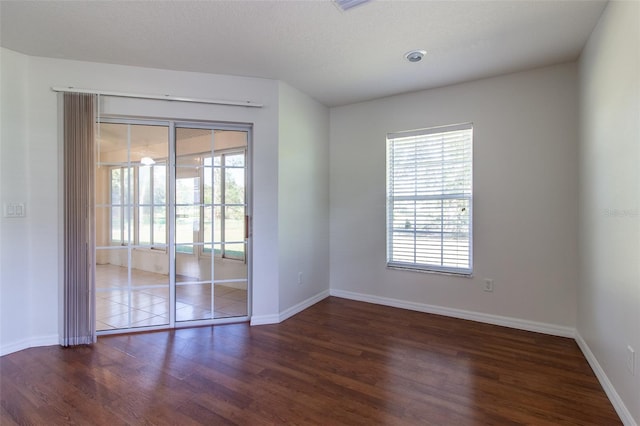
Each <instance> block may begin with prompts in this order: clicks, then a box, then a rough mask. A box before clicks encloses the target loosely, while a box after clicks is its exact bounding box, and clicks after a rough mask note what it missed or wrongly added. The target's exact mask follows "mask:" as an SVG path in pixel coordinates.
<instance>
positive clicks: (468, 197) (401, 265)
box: [385, 123, 474, 277]
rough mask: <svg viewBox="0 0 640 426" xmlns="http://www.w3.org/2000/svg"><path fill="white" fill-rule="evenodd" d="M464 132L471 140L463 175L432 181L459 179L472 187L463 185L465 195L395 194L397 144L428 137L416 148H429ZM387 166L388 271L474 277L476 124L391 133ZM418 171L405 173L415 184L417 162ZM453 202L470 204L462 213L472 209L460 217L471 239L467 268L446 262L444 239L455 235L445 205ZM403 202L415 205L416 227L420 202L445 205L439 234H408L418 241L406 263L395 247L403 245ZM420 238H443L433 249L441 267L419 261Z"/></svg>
mask: <svg viewBox="0 0 640 426" xmlns="http://www.w3.org/2000/svg"><path fill="white" fill-rule="evenodd" d="M460 131H469V134H468V136H467V137H466V138H465V139H463V142H461V143H463V144H465V145H463V148H461V150H460V152H462V155H463V158H464V161H460V162H459V163H458V165H460V166H462V171H460V172H457V173H454V174H450V173H449V174H448V173H445V172H440V174H437V178H434V180H432V181H431V182H434V181H436V180H437V179H438V178H440V179H443V178H444V177H447V176H456V177H459V178H462V179H464V180H465V183H466V182H467V181H468V186H467V185H466V184H465V185H463V187H464V188H463V190H462V192H457V193H453V194H452V193H448V192H447V191H448V189H445V188H443V189H442V191H441V192H439V193H436V194H429V195H425V194H421V195H418V194H417V188H416V189H415V190H416V193H414V195H413V196H411V195H395V194H394V186H393V180H394V177H397V174H395V175H394V174H393V173H394V171H395V172H396V173H397V172H398V170H397V167H395V164H394V163H392V161H393V156H394V154H396V155H397V154H398V151H397V150H394V147H395V144H396V143H397V142H398V140H401V139H405V138H411V137H421V136H424V137H425V140H424V141H415V142H414V144H415V146H416V147H417V146H418V144H419V143H420V142H422V143H423V144H424V145H426V144H427V143H428V139H427V137H430V138H432V139H433V138H434V136H438V135H444V134H446V133H451V132H460ZM405 140H406V139H405ZM467 143H468V145H467ZM445 145H446V142H445V141H442V142H441V143H440V144H439V145H438V144H436V145H435V146H434V147H435V148H437V147H440V148H441V149H444V147H445ZM416 149H417V148H416ZM445 163H446V158H445V157H444V156H443V157H442V158H441V160H440V164H441V165H442V166H444V165H445ZM436 164H437V163H436ZM385 166H386V170H385V173H386V189H385V191H386V229H385V232H386V266H387V268H390V269H403V270H411V271H416V272H430V273H439V274H449V275H456V276H464V277H472V276H473V198H474V196H473V123H461V124H454V125H446V126H438V127H430V128H425V129H416V130H409V131H401V132H392V133H388V134H387V139H386V163H385ZM414 167H415V172H414V174H413V175H411V171H410V170H407V169H404V170H403V171H404V172H405V173H408V174H409V175H410V176H413V178H414V180H415V181H416V182H417V181H418V179H419V175H420V173H419V168H418V163H417V162H415V165H414ZM422 167H423V168H422V169H420V171H424V164H423V165H422ZM422 179H423V180H421V181H420V182H423V183H424V182H427V181H428V179H427V178H426V177H424V176H423V177H422ZM426 185H429V186H428V188H430V189H431V188H433V187H434V186H433V185H430V184H429V183H428V182H427V183H426ZM451 200H461V201H462V204H463V205H464V202H465V201H466V202H467V203H468V204H466V206H465V207H464V208H462V209H461V211H465V208H466V207H468V211H467V212H466V214H465V215H458V217H462V218H465V219H466V222H467V223H465V224H464V226H465V228H464V230H463V232H462V235H468V236H467V237H466V238H467V240H468V243H467V246H468V247H467V249H468V255H467V259H468V262H467V264H466V266H464V267H461V266H451V265H447V264H446V263H445V261H444V258H445V247H446V246H445V244H444V239H445V237H446V236H447V234H449V235H451V232H450V231H445V223H446V222H445V219H446V214H445V213H444V204H445V201H449V202H450V201H451ZM401 201H404V202H407V201H409V202H411V201H413V202H414V206H413V210H409V211H413V212H414V221H415V222H414V225H415V224H416V223H417V220H416V219H415V218H416V217H417V215H418V214H417V210H418V207H417V206H416V205H415V204H416V203H417V202H420V201H422V202H425V201H426V202H434V201H435V202H436V203H437V202H440V204H441V215H440V216H437V218H438V219H439V224H440V231H439V232H434V231H426V230H425V231H422V232H419V231H417V230H416V229H415V226H414V228H411V229H413V231H412V232H408V233H409V234H412V235H413V236H414V237H413V240H414V241H413V243H412V245H411V244H408V245H407V246H409V247H413V251H414V255H413V257H414V259H413V261H402V260H398V258H396V257H394V247H396V244H394V241H395V242H396V243H397V244H401V243H399V242H398V237H397V236H396V235H398V232H401V231H404V230H401V229H400V228H398V227H397V226H396V227H394V211H395V210H394V205H396V204H397V202H401ZM424 228H425V229H426V228H427V225H424ZM459 233H460V232H459V231H457V232H455V234H459ZM419 234H424V235H425V236H426V235H429V234H435V235H439V236H440V244H439V245H438V244H435V245H432V246H431V247H436V248H438V249H439V250H440V253H439V254H440V262H439V263H436V262H428V261H417V260H416V258H417V256H418V255H417V252H418V246H419V244H418V243H417V236H418V235H419ZM460 246H462V247H464V245H460ZM398 257H399V256H398Z"/></svg>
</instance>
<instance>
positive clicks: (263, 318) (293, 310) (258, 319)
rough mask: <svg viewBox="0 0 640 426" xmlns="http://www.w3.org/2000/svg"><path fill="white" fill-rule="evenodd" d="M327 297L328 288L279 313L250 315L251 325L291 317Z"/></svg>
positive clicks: (273, 322) (280, 320)
mask: <svg viewBox="0 0 640 426" xmlns="http://www.w3.org/2000/svg"><path fill="white" fill-rule="evenodd" d="M327 297H329V290H323V291H321V292H320V293H318V294H316V295H314V296H311V297H310V298H308V299H306V300H303V301H302V302H300V303H298V304H296V305H294V306H292V307H290V308H288V309H285V310H284V311H282V312H280V313H279V314H273V315H258V316H255V315H254V316H252V317H251V325H264V324H278V323H280V322H282V321H284V320H286V319H287V318H291V317H292V316H294V315H295V314H297V313H299V312H302V311H304V310H305V309H307V308H308V307H310V306H313V305H315V304H316V303H318V302H319V301H321V300H323V299H326V298H327Z"/></svg>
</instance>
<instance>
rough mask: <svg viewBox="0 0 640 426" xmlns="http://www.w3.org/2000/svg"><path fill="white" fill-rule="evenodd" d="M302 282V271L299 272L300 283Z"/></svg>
mask: <svg viewBox="0 0 640 426" xmlns="http://www.w3.org/2000/svg"><path fill="white" fill-rule="evenodd" d="M300 284H302V272H298V285H300Z"/></svg>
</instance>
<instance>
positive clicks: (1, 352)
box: [0, 334, 60, 356]
mask: <svg viewBox="0 0 640 426" xmlns="http://www.w3.org/2000/svg"><path fill="white" fill-rule="evenodd" d="M59 344H60V338H59V337H58V335H57V334H51V335H48V336H36V337H31V338H29V339H22V340H19V341H17V342H13V343H9V344H7V345H4V346H2V347H0V356H5V355H9V354H12V353H14V352H18V351H21V350H24V349H29V348H36V347H39V346H53V345H59Z"/></svg>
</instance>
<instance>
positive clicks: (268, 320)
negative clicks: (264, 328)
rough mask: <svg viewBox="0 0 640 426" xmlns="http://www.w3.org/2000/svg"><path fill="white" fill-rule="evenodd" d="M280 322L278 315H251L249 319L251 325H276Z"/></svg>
mask: <svg viewBox="0 0 640 426" xmlns="http://www.w3.org/2000/svg"><path fill="white" fill-rule="evenodd" d="M279 322H280V315H278V314H271V315H253V316H252V317H251V322H250V324H251V325H265V324H277V323H279Z"/></svg>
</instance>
